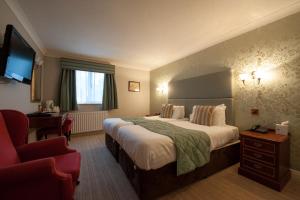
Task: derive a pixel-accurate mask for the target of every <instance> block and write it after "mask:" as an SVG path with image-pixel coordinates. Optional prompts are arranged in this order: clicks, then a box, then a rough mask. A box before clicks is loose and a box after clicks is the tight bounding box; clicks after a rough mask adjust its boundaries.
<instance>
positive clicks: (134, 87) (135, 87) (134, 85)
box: [128, 81, 141, 92]
mask: <svg viewBox="0 0 300 200" xmlns="http://www.w3.org/2000/svg"><path fill="white" fill-rule="evenodd" d="M128 91H129V92H140V91H141V88H140V82H136V81H128Z"/></svg>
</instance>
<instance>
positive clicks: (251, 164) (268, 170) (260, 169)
mask: <svg viewBox="0 0 300 200" xmlns="http://www.w3.org/2000/svg"><path fill="white" fill-rule="evenodd" d="M242 162H243V167H244V168H247V169H249V170H253V171H255V172H257V173H260V174H262V175H265V176H269V177H271V178H275V168H274V167H269V166H266V165H264V164H261V163H258V162H255V161H252V160H248V159H245V158H244V159H243V161H242Z"/></svg>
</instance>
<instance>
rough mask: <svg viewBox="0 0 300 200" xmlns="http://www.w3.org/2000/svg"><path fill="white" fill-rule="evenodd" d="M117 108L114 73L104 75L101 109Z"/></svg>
mask: <svg viewBox="0 0 300 200" xmlns="http://www.w3.org/2000/svg"><path fill="white" fill-rule="evenodd" d="M117 108H118V95H117V87H116V82H115V75H114V74H105V75H104V86H103V102H102V109H103V110H112V109H117Z"/></svg>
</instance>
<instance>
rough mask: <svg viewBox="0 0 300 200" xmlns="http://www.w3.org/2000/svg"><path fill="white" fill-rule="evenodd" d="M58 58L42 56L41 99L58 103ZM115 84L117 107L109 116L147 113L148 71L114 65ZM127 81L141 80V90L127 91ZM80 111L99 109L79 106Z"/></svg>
mask: <svg viewBox="0 0 300 200" xmlns="http://www.w3.org/2000/svg"><path fill="white" fill-rule="evenodd" d="M60 73H61V68H60V63H59V58H52V57H45V58H44V74H43V77H44V78H43V79H44V84H43V97H42V99H43V101H45V100H48V99H53V100H54V101H55V103H56V104H57V103H58V100H59V99H58V97H59V85H60ZM115 77H116V84H117V91H118V101H119V109H116V110H113V111H110V112H109V116H110V117H116V116H142V115H146V114H149V109H150V106H149V105H150V72H148V71H141V70H135V69H129V68H124V67H116V75H115ZM128 81H139V82H141V92H129V91H128ZM79 110H80V111H94V110H100V107H99V106H95V105H84V106H79Z"/></svg>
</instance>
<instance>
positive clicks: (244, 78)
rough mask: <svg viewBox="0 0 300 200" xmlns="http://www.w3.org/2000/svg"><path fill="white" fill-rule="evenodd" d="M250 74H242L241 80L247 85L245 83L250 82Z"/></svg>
mask: <svg viewBox="0 0 300 200" xmlns="http://www.w3.org/2000/svg"><path fill="white" fill-rule="evenodd" d="M249 78H250V77H249V74H246V73H243V74H240V80H241V81H243V84H244V85H245V81H247V80H249Z"/></svg>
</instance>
